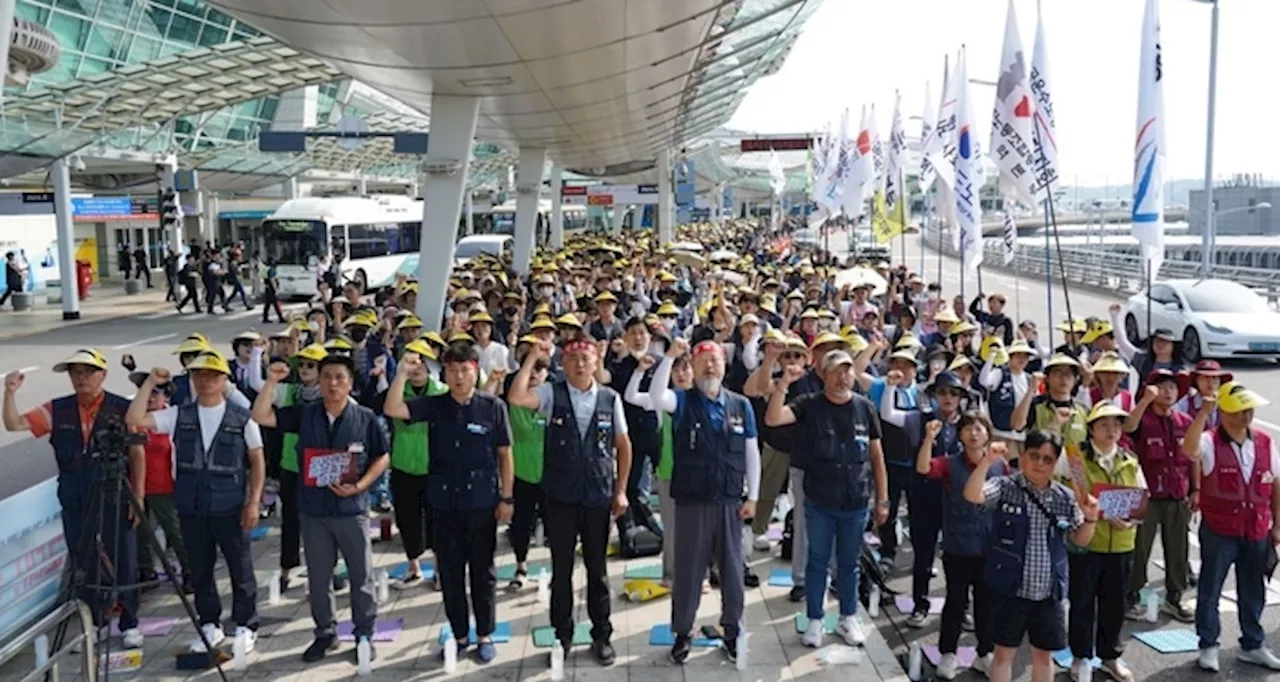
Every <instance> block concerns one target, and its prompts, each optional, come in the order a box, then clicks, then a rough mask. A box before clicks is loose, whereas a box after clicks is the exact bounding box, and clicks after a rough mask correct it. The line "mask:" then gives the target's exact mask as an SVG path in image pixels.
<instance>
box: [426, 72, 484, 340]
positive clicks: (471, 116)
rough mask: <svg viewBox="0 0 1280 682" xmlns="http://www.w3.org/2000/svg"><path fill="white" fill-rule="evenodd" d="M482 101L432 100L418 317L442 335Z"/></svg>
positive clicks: (447, 97)
mask: <svg viewBox="0 0 1280 682" xmlns="http://www.w3.org/2000/svg"><path fill="white" fill-rule="evenodd" d="M479 111H480V100H479V98H476V97H455V96H450V95H441V94H434V95H432V96H431V143H430V145H429V146H428V147H427V160H426V163H425V168H426V171H427V174H426V175H427V177H426V185H425V186H424V188H423V193H422V198H423V211H422V238H421V240H420V242H421V247H420V250H419V255H418V287H419V291H418V317H420V318H422V324H423V326H424V327H425V328H426V329H429V330H437V331H438V330H439V329H440V324H441V322H442V321H443V320H444V303H445V293H446V291H447V290H448V287H449V275H450V274H451V273H452V271H453V252H454V246H455V245H456V243H457V241H458V212H459V211H460V210H461V209H462V195H463V191H464V190H465V188H466V186H467V173H468V171H469V170H470V168H471V141H472V140H473V139H474V138H475V136H476V115H477V114H478V113H479Z"/></svg>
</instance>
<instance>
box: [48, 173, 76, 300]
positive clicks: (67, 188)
mask: <svg viewBox="0 0 1280 682" xmlns="http://www.w3.org/2000/svg"><path fill="white" fill-rule="evenodd" d="M49 175H50V176H51V177H52V179H53V208H54V213H55V219H56V221H57V234H58V268H59V270H58V274H59V275H60V277H59V281H60V284H61V291H62V319H64V320H78V319H80V297H79V295H78V294H77V292H78V289H76V274H77V273H76V233H75V226H74V224H73V223H72V222H71V170H70V169H68V168H67V159H66V158H65V157H63V158H58V159H54V160H53V164H52V165H50V166H49Z"/></svg>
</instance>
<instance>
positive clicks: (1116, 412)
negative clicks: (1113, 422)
mask: <svg viewBox="0 0 1280 682" xmlns="http://www.w3.org/2000/svg"><path fill="white" fill-rule="evenodd" d="M1128 416H1129V413H1128V412H1125V411H1124V410H1123V409H1122V408H1119V407H1116V406H1115V405H1114V404H1113V403H1111V402H1109V401H1103V402H1100V403H1098V404H1097V405H1094V406H1093V409H1092V410H1089V416H1088V417H1085V420H1084V421H1085V423H1086V424H1092V423H1093V422H1095V421H1097V420H1099V419H1102V418H1103V417H1119V418H1120V419H1125V418H1126V417H1128Z"/></svg>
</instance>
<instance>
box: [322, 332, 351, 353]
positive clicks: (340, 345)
mask: <svg viewBox="0 0 1280 682" xmlns="http://www.w3.org/2000/svg"><path fill="white" fill-rule="evenodd" d="M355 348H356V347H355V346H353V345H352V344H351V341H349V340H347V339H346V338H343V337H341V336H335V337H333V338H332V339H329V340H328V341H325V342H324V349H325V350H327V351H337V352H341V353H350V352H351V351H353V350H355Z"/></svg>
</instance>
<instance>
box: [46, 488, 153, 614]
mask: <svg viewBox="0 0 1280 682" xmlns="http://www.w3.org/2000/svg"><path fill="white" fill-rule="evenodd" d="M124 494H127V493H124ZM125 504H126V503H124V502H123V501H120V502H117V503H114V504H113V503H111V502H107V501H104V502H103V503H102V504H101V505H100V506H101V508H100V509H86V508H85V507H83V506H67V505H63V507H62V533H63V536H64V537H65V538H66V542H67V552H68V553H70V555H71V557H72V559H71V560H72V561H74V562H76V563H77V564H78V565H79V569H80V570H81V571H83V572H84V576H85V578H84V580H85V585H86V587H85V588H84V589H83V590H82V591H81V592H80V594H78V595H77V596H78V597H79V598H80V599H81V600H82V601H84V602H85V603H87V604H90V605H91V610H92V612H93V621H94V624H96V625H103V624H104V623H103V622H102V617H103V615H102V614H103V613H104V609H105V607H109V606H111V604H110V603H109V598H108V596H107V593H106V592H105V591H104V590H109V589H110V588H111V587H112V586H116V587H120V586H123V585H129V584H130V583H132V582H133V579H134V577H135V576H137V574H138V566H137V557H138V554H137V542H138V536H137V534H136V533H134V530H133V525H132V524H130V523H129V521H128V520H127V519H126V517H125V509H124V507H125ZM86 536H87V537H86ZM104 559H105V561H104ZM117 576H118V579H117ZM91 586H104V588H103V589H96V587H91ZM118 599H119V602H120V630H121V631H124V630H128V629H130V628H135V627H138V600H139V595H138V590H136V589H134V588H121V589H120V591H119V597H118Z"/></svg>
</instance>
